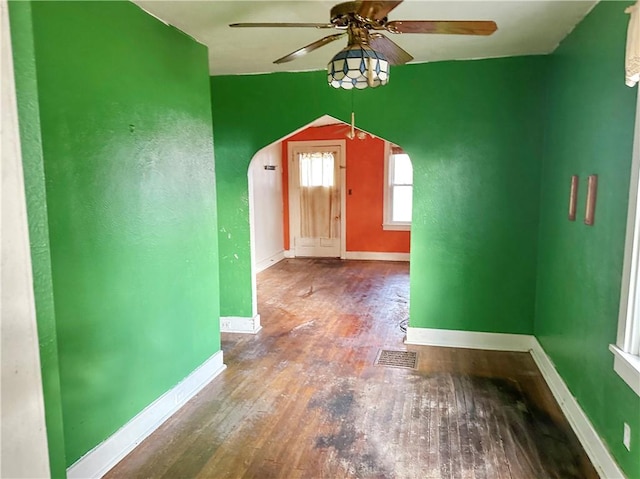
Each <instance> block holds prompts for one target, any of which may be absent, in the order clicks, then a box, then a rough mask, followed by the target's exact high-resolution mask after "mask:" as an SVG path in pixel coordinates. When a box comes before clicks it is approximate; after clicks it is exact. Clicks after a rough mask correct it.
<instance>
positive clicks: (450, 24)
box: [386, 20, 498, 35]
mask: <svg viewBox="0 0 640 479" xmlns="http://www.w3.org/2000/svg"><path fill="white" fill-rule="evenodd" d="M386 27H387V30H389V31H390V32H391V33H451V34H456V35H491V34H492V33H493V32H495V31H496V30H497V29H498V26H497V25H496V22H493V21H490V20H487V21H482V20H478V21H474V20H470V21H467V20H394V21H393V22H388V23H387V25H386Z"/></svg>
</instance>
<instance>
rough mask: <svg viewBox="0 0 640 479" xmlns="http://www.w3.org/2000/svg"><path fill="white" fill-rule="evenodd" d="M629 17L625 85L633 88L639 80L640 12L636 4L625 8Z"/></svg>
mask: <svg viewBox="0 0 640 479" xmlns="http://www.w3.org/2000/svg"><path fill="white" fill-rule="evenodd" d="M625 12H626V13H628V14H630V15H631V18H630V19H629V28H628V29H627V52H626V59H625V83H626V84H627V86H635V84H636V83H638V81H639V80H640V11H639V8H638V3H636V4H635V5H633V6H631V7H629V8H627V9H626V10H625Z"/></svg>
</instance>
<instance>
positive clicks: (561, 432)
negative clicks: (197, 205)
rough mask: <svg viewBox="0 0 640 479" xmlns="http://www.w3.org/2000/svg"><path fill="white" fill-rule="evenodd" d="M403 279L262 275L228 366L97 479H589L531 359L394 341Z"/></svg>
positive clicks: (227, 337)
mask: <svg viewBox="0 0 640 479" xmlns="http://www.w3.org/2000/svg"><path fill="white" fill-rule="evenodd" d="M408 280H409V267H408V264H406V263H392V262H365V261H357V262H356V261H342V262H341V261H337V260H320V259H316V260H313V259H295V260H284V261H282V262H280V263H278V264H277V265H275V266H273V267H271V268H270V269H268V270H266V271H264V272H262V273H260V275H259V276H258V299H259V312H260V313H261V316H262V324H263V329H262V331H260V333H258V334H257V335H255V336H254V335H240V334H223V336H222V338H223V339H222V349H223V351H224V358H225V363H226V364H227V366H228V368H227V369H226V370H225V371H224V372H223V373H222V374H221V375H220V376H218V377H217V378H216V379H215V380H214V381H212V383H211V384H209V385H208V386H207V387H206V388H205V389H203V391H202V392H201V393H200V394H198V395H197V396H196V397H195V398H194V399H192V400H191V401H190V402H189V403H188V404H187V405H186V406H185V407H184V408H183V409H181V410H180V411H179V412H178V413H176V414H175V415H174V416H173V417H172V418H170V419H169V420H168V421H167V422H166V423H165V424H164V425H162V426H161V427H160V428H159V429H158V430H157V431H156V432H155V433H154V434H153V435H151V436H150V437H149V438H148V439H147V440H146V441H144V442H143V443H142V444H141V445H140V446H139V447H138V448H137V449H136V450H134V451H133V452H132V453H131V454H129V455H128V456H127V457H126V458H125V459H124V460H123V461H122V462H120V464H118V465H117V466H116V467H115V468H114V469H113V470H112V471H111V472H110V473H109V474H108V475H107V476H106V477H107V478H109V479H115V478H127V479H131V478H168V479H176V478H240V477H243V478H260V479H263V478H286V479H292V478H420V479H423V478H434V479H435V478H438V479H447V478H452V479H458V478H476V479H481V478H486V479H495V478H514V479H515V478H536V479H537V478H563V479H567V478H595V477H597V474H596V472H595V470H594V469H593V467H592V466H591V464H590V462H589V460H588V458H587V457H586V455H585V453H584V451H583V450H582V449H581V447H580V445H579V443H578V442H577V440H576V438H575V436H574V435H573V433H572V431H571V429H570V427H569V425H568V424H567V422H566V420H565V419H564V417H563V416H562V413H561V412H560V410H559V408H558V406H557V404H556V403H555V401H554V399H553V397H552V395H551V393H550V391H549V389H548V388H547V386H546V384H545V383H544V381H543V379H542V377H541V375H540V373H539V371H538V370H537V368H536V366H535V364H534V362H533V360H532V359H531V357H530V356H529V354H528V353H506V352H495V351H478V350H465V349H450V348H436V347H426V346H405V345H404V344H403V339H404V333H403V332H402V331H401V329H400V327H399V325H400V323H402V322H403V321H404V320H406V318H407V316H408V291H409V288H408ZM380 349H391V350H411V351H417V352H418V355H419V356H418V367H417V369H416V370H414V369H403V368H394V367H385V366H379V365H374V362H375V359H376V357H377V354H378V352H379V350H380Z"/></svg>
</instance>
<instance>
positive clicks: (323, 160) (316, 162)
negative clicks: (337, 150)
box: [300, 151, 334, 187]
mask: <svg viewBox="0 0 640 479" xmlns="http://www.w3.org/2000/svg"><path fill="white" fill-rule="evenodd" d="M333 169H334V168H333V153H331V152H323V151H317V152H313V153H300V186H325V187H330V186H333V177H334V171H333Z"/></svg>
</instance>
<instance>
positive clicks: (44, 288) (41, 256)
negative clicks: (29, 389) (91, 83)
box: [9, 2, 66, 478]
mask: <svg viewBox="0 0 640 479" xmlns="http://www.w3.org/2000/svg"><path fill="white" fill-rule="evenodd" d="M9 9H10V12H9V13H10V21H11V43H12V49H13V57H14V75H15V81H16V94H17V101H18V115H19V118H20V142H21V148H22V162H23V172H24V182H25V192H26V200H27V212H28V221H29V241H30V243H31V267H32V269H33V292H34V299H35V306H36V314H37V325H38V341H39V344H40V364H41V370H42V390H43V394H44V403H45V420H46V425H47V441H48V444H49V463H50V468H51V476H52V477H54V478H64V477H66V463H65V449H64V430H63V425H62V401H61V397H60V371H59V364H58V344H57V337H56V320H55V312H54V302H53V283H52V279H51V256H50V244H49V227H48V223H47V198H46V190H45V177H44V159H43V156H42V136H41V132H40V107H39V103H38V85H37V81H36V62H35V51H34V44H33V23H32V12H31V3H30V2H10V3H9Z"/></svg>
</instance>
